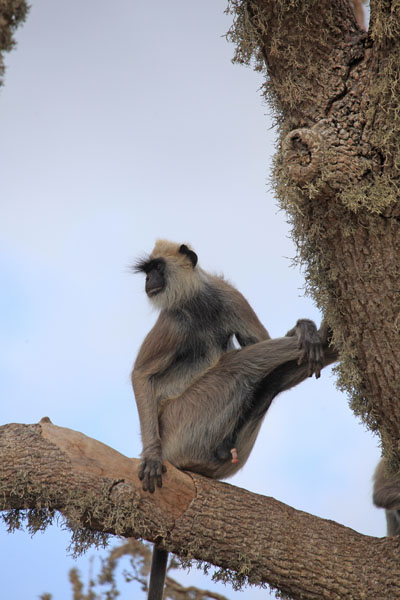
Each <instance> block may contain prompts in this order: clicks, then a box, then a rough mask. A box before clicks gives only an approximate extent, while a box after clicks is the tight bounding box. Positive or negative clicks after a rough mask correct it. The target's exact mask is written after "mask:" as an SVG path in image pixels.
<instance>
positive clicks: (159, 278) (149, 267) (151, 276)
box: [134, 258, 165, 297]
mask: <svg viewBox="0 0 400 600" xmlns="http://www.w3.org/2000/svg"><path fill="white" fill-rule="evenodd" d="M134 270H135V272H136V273H146V287H145V289H146V294H147V295H148V296H149V297H151V296H156V295H157V294H159V293H160V292H162V291H163V289H164V288H165V276H164V273H165V260H164V259H163V258H153V259H152V260H139V261H138V262H137V263H136V265H135V266H134Z"/></svg>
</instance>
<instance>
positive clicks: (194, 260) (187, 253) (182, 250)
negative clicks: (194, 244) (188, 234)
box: [179, 244, 198, 269]
mask: <svg viewBox="0 0 400 600" xmlns="http://www.w3.org/2000/svg"><path fill="white" fill-rule="evenodd" d="M179 252H180V253H181V254H184V255H185V256H187V257H188V259H189V260H190V262H191V263H192V266H193V269H194V268H195V266H196V265H197V261H198V258H197V254H196V252H193V250H190V248H188V247H187V246H186V244H182V246H181V247H180V248H179Z"/></svg>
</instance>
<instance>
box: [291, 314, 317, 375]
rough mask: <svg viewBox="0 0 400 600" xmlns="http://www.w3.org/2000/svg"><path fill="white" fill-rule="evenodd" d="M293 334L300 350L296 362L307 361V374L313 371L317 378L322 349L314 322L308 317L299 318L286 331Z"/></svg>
mask: <svg viewBox="0 0 400 600" xmlns="http://www.w3.org/2000/svg"><path fill="white" fill-rule="evenodd" d="M294 334H295V335H296V336H297V339H298V345H299V348H300V350H301V351H302V353H301V356H300V358H299V361H298V364H299V365H300V364H301V363H302V362H308V376H309V377H312V376H313V375H314V373H315V377H316V379H318V378H319V377H320V375H321V369H322V366H323V360H324V350H323V344H322V341H321V338H320V336H319V333H318V330H317V328H316V325H315V323H314V322H313V321H310V320H309V319H299V320H298V321H297V323H296V326H295V327H294V328H293V329H292V330H291V331H289V333H288V335H294Z"/></svg>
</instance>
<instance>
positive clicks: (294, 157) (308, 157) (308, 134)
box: [282, 128, 322, 187]
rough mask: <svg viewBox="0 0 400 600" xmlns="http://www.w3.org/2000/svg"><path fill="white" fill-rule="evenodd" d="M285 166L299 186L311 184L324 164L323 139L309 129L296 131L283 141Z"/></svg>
mask: <svg viewBox="0 0 400 600" xmlns="http://www.w3.org/2000/svg"><path fill="white" fill-rule="evenodd" d="M282 153H283V160H284V164H285V166H286V168H287V170H288V172H289V175H290V177H291V178H292V179H293V181H294V182H295V183H297V185H299V186H300V187H301V186H304V185H306V184H308V183H311V182H312V181H313V180H314V179H315V178H316V177H317V176H318V174H319V173H320V169H321V164H322V138H321V136H320V134H319V133H318V132H317V131H314V130H312V129H308V128H302V129H294V130H293V131H291V132H290V133H289V134H288V135H287V136H286V137H285V139H284V140H283V143H282Z"/></svg>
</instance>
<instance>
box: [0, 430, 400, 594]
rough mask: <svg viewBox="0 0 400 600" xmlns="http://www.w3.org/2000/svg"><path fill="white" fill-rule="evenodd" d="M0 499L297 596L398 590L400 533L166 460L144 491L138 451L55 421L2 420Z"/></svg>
mask: <svg viewBox="0 0 400 600" xmlns="http://www.w3.org/2000/svg"><path fill="white" fill-rule="evenodd" d="M0 455H1V463H0V509H1V510H12V509H19V510H24V509H38V510H39V511H40V510H43V508H47V509H49V510H50V511H51V510H58V511H59V512H61V513H62V514H63V515H64V516H65V517H66V519H67V520H69V522H70V523H72V525H73V526H74V527H77V528H78V527H83V528H90V529H92V530H94V531H102V532H104V531H106V532H108V533H111V534H118V535H122V536H125V537H136V538H137V537H141V538H144V539H147V540H149V541H152V542H154V541H157V542H158V543H159V544H160V545H161V546H163V547H164V548H166V549H168V550H170V551H172V552H175V553H176V554H178V555H180V556H182V548H185V552H184V553H183V556H184V557H188V558H194V559H198V560H201V561H206V562H210V563H213V564H215V565H218V566H219V567H221V568H222V569H226V570H229V572H232V571H234V572H236V574H237V575H234V576H233V579H235V578H236V577H237V578H238V579H239V581H243V582H244V581H249V582H250V583H255V584H259V583H262V582H264V583H268V584H269V585H270V586H272V587H274V588H277V589H279V590H280V591H281V592H283V593H287V594H290V596H291V597H292V598H294V599H304V598H307V599H310V600H312V599H315V600H317V599H320V598H326V599H328V600H330V599H339V598H340V599H344V598H353V599H356V598H360V599H361V598H362V599H367V598H371V599H372V598H374V599H375V598H377V597H379V598H395V597H400V539H397V538H383V539H378V538H371V537H368V536H364V535H361V534H359V533H357V532H355V531H353V530H352V529H349V528H347V527H344V526H342V525H339V524H337V523H334V522H333V521H328V520H325V519H320V518H318V517H315V516H312V515H309V514H307V513H304V512H302V511H298V510H295V509H294V508H291V507H289V506H286V505H285V504H283V503H281V502H278V501H277V500H274V499H273V498H267V497H263V496H259V495H257V494H253V493H251V492H248V491H246V490H242V489H240V488H236V487H234V486H231V485H228V484H226V483H221V482H218V481H213V480H211V479H207V478H205V477H201V476H198V475H194V474H192V473H184V472H182V471H179V470H177V469H175V468H174V467H173V466H172V465H168V471H167V473H166V476H165V480H164V481H165V483H164V485H163V488H162V490H157V491H156V492H155V493H154V494H149V493H146V492H143V491H142V489H141V485H140V483H139V479H138V477H137V472H138V467H139V461H138V460H136V459H129V458H127V457H125V456H123V455H122V454H120V453H118V452H117V451H115V450H113V449H112V448H110V447H108V446H106V445H104V444H102V443H101V442H98V441H96V440H94V439H91V438H88V437H86V436H85V435H83V434H82V433H79V432H76V431H72V430H70V429H66V428H63V427H57V426H55V425H53V424H52V423H51V422H50V421H49V419H47V418H45V419H42V421H41V422H40V423H38V424H33V425H21V424H9V425H4V426H2V427H0Z"/></svg>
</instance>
